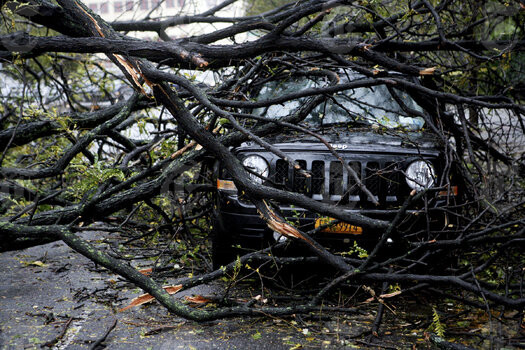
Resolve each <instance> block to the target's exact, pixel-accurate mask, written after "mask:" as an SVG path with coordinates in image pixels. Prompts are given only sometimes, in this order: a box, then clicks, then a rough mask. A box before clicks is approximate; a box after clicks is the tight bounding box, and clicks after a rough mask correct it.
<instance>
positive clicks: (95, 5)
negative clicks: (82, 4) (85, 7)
mask: <svg viewBox="0 0 525 350" xmlns="http://www.w3.org/2000/svg"><path fill="white" fill-rule="evenodd" d="M89 9H90V10H91V11H93V12H98V6H97V4H95V3H91V4H89Z"/></svg>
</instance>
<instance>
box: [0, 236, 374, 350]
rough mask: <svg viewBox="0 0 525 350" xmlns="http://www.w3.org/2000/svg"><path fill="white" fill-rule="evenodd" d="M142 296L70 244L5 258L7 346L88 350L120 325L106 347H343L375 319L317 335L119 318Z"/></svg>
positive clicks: (2, 316) (267, 325)
mask: <svg viewBox="0 0 525 350" xmlns="http://www.w3.org/2000/svg"><path fill="white" fill-rule="evenodd" d="M91 238H96V237H91ZM213 292H214V287H213V286H202V287H199V289H197V290H189V291H186V292H184V293H181V295H178V297H183V296H184V295H188V294H190V295H191V294H201V295H210V294H212V293H213ZM141 293H142V291H141V290H140V289H137V288H135V287H134V286H133V285H131V284H129V283H127V282H125V281H122V280H120V279H119V278H117V276H115V275H112V274H111V273H109V272H108V271H107V270H105V269H103V268H100V267H97V266H95V264H94V263H93V262H91V261H89V260H88V259H86V258H84V257H83V256H80V255H79V254H77V253H75V252H73V251H72V250H71V249H70V248H69V247H67V246H66V245H64V244H63V243H59V242H57V243H51V244H47V245H44V246H40V247H33V248H30V249H26V250H23V251H17V252H6V253H1V254H0V348H1V349H40V348H48V349H49V348H52V349H89V348H90V347H91V346H92V345H93V344H94V342H95V341H97V340H98V339H99V338H101V337H102V336H103V335H104V334H105V333H106V332H107V330H108V329H109V328H110V326H111V325H112V324H113V323H114V322H115V319H117V320H118V322H117V324H116V327H115V328H114V329H113V330H112V332H111V333H110V334H109V335H108V337H107V339H106V341H105V342H104V344H105V345H106V346H107V348H108V349H126V350H130V349H272V350H278V349H303V348H312V349H313V348H316V349H317V348H340V347H343V346H349V345H350V342H351V341H350V340H348V339H351V338H350V337H351V336H352V335H355V334H358V333H359V332H362V330H363V329H364V327H363V326H360V325H359V324H360V323H362V324H363V325H366V324H368V325H369V324H370V322H371V321H372V320H373V315H370V316H362V319H353V320H352V322H347V321H344V322H340V320H339V319H335V320H329V321H323V322H322V323H317V324H315V327H313V328H315V329H316V331H315V332H312V331H313V328H310V329H308V325H304V324H302V325H299V324H297V323H296V322H294V321H293V319H292V320H290V319H271V318H266V319H242V318H235V319H229V320H221V321H216V322H210V323H205V324H198V323H195V322H192V321H185V320H183V319H181V318H178V317H175V316H173V315H170V314H168V313H167V311H166V310H165V309H164V308H162V307H161V306H159V304H156V303H152V304H149V305H144V306H141V307H136V308H133V309H130V310H127V311H125V312H120V313H119V312H116V310H118V309H119V308H121V307H123V306H125V305H127V303H129V301H130V300H131V299H132V298H134V297H136V296H137V295H139V294H141ZM345 322H346V323H345ZM343 325H346V328H345V329H344V331H343V329H342V328H343V327H342V326H343ZM350 326H351V327H350ZM46 344H47V345H46Z"/></svg>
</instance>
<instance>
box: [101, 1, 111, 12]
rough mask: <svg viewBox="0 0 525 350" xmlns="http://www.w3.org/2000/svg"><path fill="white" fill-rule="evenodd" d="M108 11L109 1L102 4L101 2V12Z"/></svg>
mask: <svg viewBox="0 0 525 350" xmlns="http://www.w3.org/2000/svg"><path fill="white" fill-rule="evenodd" d="M108 12H109V8H108V3H107V2H103V3H102V4H100V13H108Z"/></svg>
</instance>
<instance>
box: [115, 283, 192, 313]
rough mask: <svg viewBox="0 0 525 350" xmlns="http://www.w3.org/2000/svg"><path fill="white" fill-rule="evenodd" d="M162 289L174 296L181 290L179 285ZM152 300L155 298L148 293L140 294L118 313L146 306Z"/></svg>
mask: <svg viewBox="0 0 525 350" xmlns="http://www.w3.org/2000/svg"><path fill="white" fill-rule="evenodd" d="M163 288H164V290H165V291H166V292H167V293H168V294H175V293H177V292H178V291H179V290H181V289H182V285H181V284H177V285H176V286H166V287H163ZM153 300H155V298H154V297H153V296H151V294H149V293H146V294H142V295H139V296H138V297H136V298H135V299H133V300H131V303H130V304H129V305H128V306H126V307H123V308H122V309H120V310H118V311H119V312H122V311H126V310H127V309H131V308H132V307H134V306H139V305H142V304H146V303H149V302H151V301H153Z"/></svg>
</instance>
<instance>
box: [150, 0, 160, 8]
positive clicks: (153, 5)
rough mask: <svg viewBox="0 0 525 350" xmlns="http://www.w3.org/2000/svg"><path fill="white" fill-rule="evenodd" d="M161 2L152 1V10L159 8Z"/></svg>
mask: <svg viewBox="0 0 525 350" xmlns="http://www.w3.org/2000/svg"><path fill="white" fill-rule="evenodd" d="M159 2H160V0H151V8H152V9H154V8H157V6H158V5H159Z"/></svg>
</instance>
